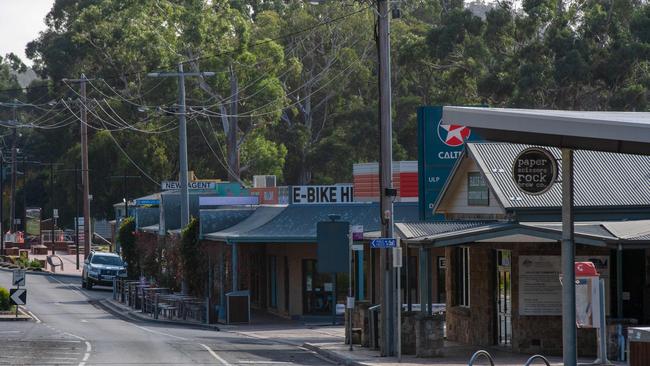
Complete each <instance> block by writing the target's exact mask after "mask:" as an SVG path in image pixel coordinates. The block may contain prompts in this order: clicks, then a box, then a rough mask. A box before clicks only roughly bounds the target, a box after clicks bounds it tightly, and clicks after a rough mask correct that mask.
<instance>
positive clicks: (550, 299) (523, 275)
mask: <svg viewBox="0 0 650 366" xmlns="http://www.w3.org/2000/svg"><path fill="white" fill-rule="evenodd" d="M559 276H560V256H556V255H539V256H529V255H522V256H519V315H537V316H540V315H562V285H561V284H560V279H559Z"/></svg>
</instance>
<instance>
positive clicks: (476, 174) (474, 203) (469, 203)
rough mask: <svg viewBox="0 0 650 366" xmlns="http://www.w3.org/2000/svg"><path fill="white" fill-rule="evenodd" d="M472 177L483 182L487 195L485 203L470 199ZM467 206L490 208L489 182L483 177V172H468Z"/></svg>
mask: <svg viewBox="0 0 650 366" xmlns="http://www.w3.org/2000/svg"><path fill="white" fill-rule="evenodd" d="M472 177H478V178H480V179H481V180H482V181H483V186H484V187H485V192H486V194H487V198H486V200H485V203H477V200H474V201H472V199H471V198H470V196H469V194H470V192H471V189H470V188H471V187H472V185H471V184H470V182H471V180H472ZM481 188H482V187H481ZM467 206H478V207H487V206H490V188H489V187H488V185H487V181H486V179H485V177H483V174H481V172H467Z"/></svg>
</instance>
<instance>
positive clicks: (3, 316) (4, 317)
mask: <svg viewBox="0 0 650 366" xmlns="http://www.w3.org/2000/svg"><path fill="white" fill-rule="evenodd" d="M31 320H33V321H38V319H37V318H36V317H34V316H33V315H32V314H31V313H30V312H29V311H27V310H25V309H23V308H21V307H18V312H17V313H16V311H15V310H12V311H0V322H11V321H31Z"/></svg>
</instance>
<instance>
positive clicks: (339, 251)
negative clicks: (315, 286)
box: [316, 221, 350, 273]
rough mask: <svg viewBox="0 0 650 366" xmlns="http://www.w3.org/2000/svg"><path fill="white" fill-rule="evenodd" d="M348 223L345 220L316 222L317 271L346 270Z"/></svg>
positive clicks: (348, 246) (347, 262)
mask: <svg viewBox="0 0 650 366" xmlns="http://www.w3.org/2000/svg"><path fill="white" fill-rule="evenodd" d="M349 235H350V223H349V222H347V221H321V222H319V223H317V224H316V241H317V243H318V250H317V252H318V261H317V262H316V265H317V269H318V272H319V273H342V272H347V271H348V266H349V262H350V238H349Z"/></svg>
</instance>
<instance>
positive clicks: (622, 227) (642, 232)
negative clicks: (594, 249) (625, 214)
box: [603, 220, 650, 240]
mask: <svg viewBox="0 0 650 366" xmlns="http://www.w3.org/2000/svg"><path fill="white" fill-rule="evenodd" d="M603 226H604V227H605V228H606V229H607V230H608V231H610V232H611V233H612V234H613V235H615V236H617V237H619V238H621V239H625V240H650V220H632V221H618V222H604V223H603Z"/></svg>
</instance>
